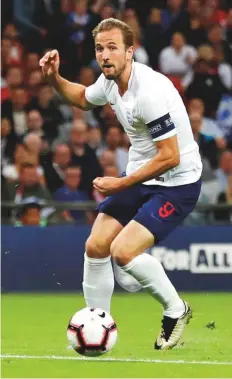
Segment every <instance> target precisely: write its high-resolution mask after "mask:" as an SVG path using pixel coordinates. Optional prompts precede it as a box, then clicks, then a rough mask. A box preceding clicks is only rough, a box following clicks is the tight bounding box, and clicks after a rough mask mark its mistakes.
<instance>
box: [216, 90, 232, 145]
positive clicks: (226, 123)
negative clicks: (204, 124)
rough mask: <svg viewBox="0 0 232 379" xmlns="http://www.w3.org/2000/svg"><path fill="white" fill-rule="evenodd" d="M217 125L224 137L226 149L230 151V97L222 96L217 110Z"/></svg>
mask: <svg viewBox="0 0 232 379" xmlns="http://www.w3.org/2000/svg"><path fill="white" fill-rule="evenodd" d="M216 118H217V123H218V126H219V128H220V130H221V131H222V133H223V134H224V136H225V139H226V141H227V145H228V147H229V148H230V149H231V150H232V96H231V95H229V94H228V95H224V96H222V98H221V101H220V103H219V106H218V109H217V115H216Z"/></svg>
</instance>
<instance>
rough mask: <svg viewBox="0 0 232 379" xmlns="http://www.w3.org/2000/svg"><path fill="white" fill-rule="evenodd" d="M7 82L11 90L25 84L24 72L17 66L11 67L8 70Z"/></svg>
mask: <svg viewBox="0 0 232 379" xmlns="http://www.w3.org/2000/svg"><path fill="white" fill-rule="evenodd" d="M6 82H7V85H8V87H9V88H10V89H13V88H17V87H19V86H21V85H22V84H23V70H22V69H21V68H20V67H17V66H11V67H9V68H8V70H7V74H6Z"/></svg>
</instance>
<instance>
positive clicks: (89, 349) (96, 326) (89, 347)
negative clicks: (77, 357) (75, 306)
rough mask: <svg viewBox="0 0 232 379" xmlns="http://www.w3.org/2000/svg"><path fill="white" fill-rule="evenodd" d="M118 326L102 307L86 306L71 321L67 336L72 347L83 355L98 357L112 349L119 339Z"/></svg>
mask: <svg viewBox="0 0 232 379" xmlns="http://www.w3.org/2000/svg"><path fill="white" fill-rule="evenodd" d="M117 336H118V332H117V326H116V324H115V322H114V320H113V319H112V317H111V316H110V315H109V314H108V313H107V312H105V311H103V310H102V309H100V308H84V309H81V310H80V311H79V312H76V313H75V314H74V315H73V317H72V318H71V320H70V321H69V324H68V328H67V337H68V341H69V343H70V345H71V346H72V348H73V349H74V350H75V351H76V352H77V353H78V354H81V355H85V356H88V357H97V356H99V355H102V354H104V353H107V352H108V351H110V350H111V349H112V348H113V346H114V345H115V343H116V341H117Z"/></svg>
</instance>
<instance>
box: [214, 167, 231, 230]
mask: <svg viewBox="0 0 232 379" xmlns="http://www.w3.org/2000/svg"><path fill="white" fill-rule="evenodd" d="M217 202H218V204H227V205H232V174H231V175H229V176H228V184H227V188H226V190H225V192H221V193H220V194H219V195H218V199H217ZM214 217H215V219H216V220H217V221H224V222H227V223H228V222H230V221H231V220H232V212H231V210H230V209H220V210H219V209H218V210H215V212H214Z"/></svg>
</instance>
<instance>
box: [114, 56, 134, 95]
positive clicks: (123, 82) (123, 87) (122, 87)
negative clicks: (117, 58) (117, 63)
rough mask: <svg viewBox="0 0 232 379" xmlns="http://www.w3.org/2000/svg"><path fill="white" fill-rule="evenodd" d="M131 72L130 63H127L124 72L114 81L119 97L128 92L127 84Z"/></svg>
mask: <svg viewBox="0 0 232 379" xmlns="http://www.w3.org/2000/svg"><path fill="white" fill-rule="evenodd" d="M131 71H132V62H128V63H127V65H126V68H125V70H124V71H123V72H122V73H121V75H120V77H119V78H118V79H116V80H115V82H116V83H117V85H118V92H119V94H120V96H123V95H124V93H125V92H126V91H127V90H128V83H129V79H130V75H131Z"/></svg>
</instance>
